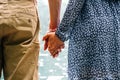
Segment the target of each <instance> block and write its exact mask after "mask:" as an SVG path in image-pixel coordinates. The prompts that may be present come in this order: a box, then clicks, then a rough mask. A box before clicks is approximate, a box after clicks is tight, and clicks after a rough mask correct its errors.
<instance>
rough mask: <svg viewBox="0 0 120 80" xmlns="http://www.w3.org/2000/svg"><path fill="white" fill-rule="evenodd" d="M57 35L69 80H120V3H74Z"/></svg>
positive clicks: (98, 0)
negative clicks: (66, 44)
mask: <svg viewBox="0 0 120 80" xmlns="http://www.w3.org/2000/svg"><path fill="white" fill-rule="evenodd" d="M56 35H57V36H58V37H59V38H60V39H61V40H62V41H66V40H68V39H69V49H68V79H69V80H120V0H70V1H69V4H68V6H67V9H66V12H65V14H64V17H63V19H62V21H61V24H60V25H59V27H58V29H57V31H56Z"/></svg>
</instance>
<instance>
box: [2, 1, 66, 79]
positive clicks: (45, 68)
mask: <svg viewBox="0 0 120 80" xmlns="http://www.w3.org/2000/svg"><path fill="white" fill-rule="evenodd" d="M37 2H38V14H39V18H40V27H41V30H40V47H41V48H40V55H39V80H67V50H68V45H67V44H68V42H66V43H65V44H66V45H65V49H64V50H62V52H61V53H60V55H59V56H58V57H57V58H52V57H51V56H50V54H49V52H48V51H44V50H43V45H44V42H43V41H42V37H43V36H44V35H45V34H46V32H47V31H48V25H49V7H48V0H37ZM67 3H68V0H62V6H61V19H62V17H63V14H64V12H65V9H66V6H67ZM0 80H4V79H3V76H2V78H1V79H0Z"/></svg>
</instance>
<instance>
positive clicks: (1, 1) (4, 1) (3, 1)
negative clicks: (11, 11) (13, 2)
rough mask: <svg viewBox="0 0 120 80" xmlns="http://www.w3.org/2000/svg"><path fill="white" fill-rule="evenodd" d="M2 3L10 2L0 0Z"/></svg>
mask: <svg viewBox="0 0 120 80" xmlns="http://www.w3.org/2000/svg"><path fill="white" fill-rule="evenodd" d="M0 3H8V0H0Z"/></svg>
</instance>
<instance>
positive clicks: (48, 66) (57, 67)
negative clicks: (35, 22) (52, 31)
mask: <svg viewBox="0 0 120 80" xmlns="http://www.w3.org/2000/svg"><path fill="white" fill-rule="evenodd" d="M67 3H68V0H62V6H61V18H62V17H63V14H64V12H65V9H66V5H67ZM38 11H39V17H40V25H41V31H40V46H41V50H40V56H39V78H40V80H67V48H68V45H67V43H68V42H66V47H65V49H64V50H63V51H62V52H61V53H60V55H59V56H58V57H57V58H56V59H53V58H52V57H51V56H50V54H49V52H48V51H44V50H43V45H44V42H43V41H41V38H42V37H43V35H45V33H46V32H47V31H48V25H49V7H48V0H38Z"/></svg>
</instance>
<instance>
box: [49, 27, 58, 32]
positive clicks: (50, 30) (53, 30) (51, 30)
mask: <svg viewBox="0 0 120 80" xmlns="http://www.w3.org/2000/svg"><path fill="white" fill-rule="evenodd" d="M56 30H57V28H54V29H49V32H55V31H56Z"/></svg>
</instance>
